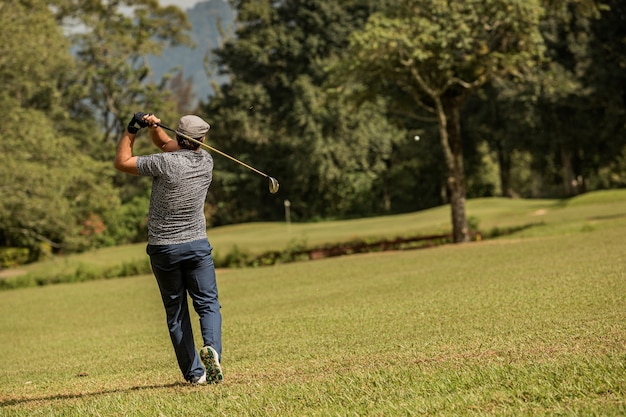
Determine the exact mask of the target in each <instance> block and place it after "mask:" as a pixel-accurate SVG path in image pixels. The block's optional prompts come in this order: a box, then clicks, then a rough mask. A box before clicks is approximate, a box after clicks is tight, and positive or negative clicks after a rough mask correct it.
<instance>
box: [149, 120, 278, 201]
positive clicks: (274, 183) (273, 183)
mask: <svg viewBox="0 0 626 417" xmlns="http://www.w3.org/2000/svg"><path fill="white" fill-rule="evenodd" d="M157 126H159V127H161V128H162V129H165V130H169V131H170V132H174V133H175V134H177V135H180V136H182V137H183V138H185V139H187V140H190V141H192V142H194V143H197V144H198V145H200V146H204V147H205V148H207V149H209V150H211V151H213V152H216V153H218V154H220V155H222V156H224V157H226V158H228V159H230V160H231V161H234V162H237V163H238V164H239V165H243V166H244V167H246V168H248V169H249V170H251V171H254V172H256V173H257V174H259V175H262V176H264V177H265V178H267V179H268V180H269V188H270V193H272V194H276V193H277V192H278V187H279V186H280V184H278V180H277V179H276V178H274V177H270V176H269V175H267V174H265V173H263V172H261V171H259V170H258V169H256V168H253V167H251V166H250V165H248V164H246V163H245V162H241V161H240V160H238V159H237V158H233V157H232V156H230V155H228V154H227V153H224V152H222V151H220V150H219V149H215V148H214V147H212V146H210V145H207V144H206V143H204V142H200V141H199V140H196V139H194V138H191V137H189V136H187V135H185V134H184V133H181V132H178V131H176V130H174V129H172V128H170V127H167V126H165V125H164V124H161V123H157Z"/></svg>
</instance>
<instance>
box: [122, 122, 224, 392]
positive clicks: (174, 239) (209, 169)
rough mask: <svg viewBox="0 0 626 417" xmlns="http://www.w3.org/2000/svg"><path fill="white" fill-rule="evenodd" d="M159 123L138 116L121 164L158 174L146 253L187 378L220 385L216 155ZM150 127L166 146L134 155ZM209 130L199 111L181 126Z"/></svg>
mask: <svg viewBox="0 0 626 417" xmlns="http://www.w3.org/2000/svg"><path fill="white" fill-rule="evenodd" d="M160 122H161V120H160V119H159V118H157V117H156V116H154V115H152V114H145V113H135V115H133V118H132V119H131V121H130V123H129V124H128V127H127V129H126V131H125V132H124V135H123V136H122V138H121V139H120V141H119V144H118V146H117V153H116V155H115V168H116V169H118V170H120V171H122V172H126V173H129V174H133V175H142V176H149V177H152V195H151V197H150V210H149V213H148V247H147V253H148V255H149V256H150V264H151V265H152V271H153V273H154V276H155V277H156V281H157V283H158V285H159V289H160V291H161V298H162V299H163V305H164V307H165V313H166V317H167V325H168V328H169V332H170V337H171V339H172V344H173V345H174V352H175V353H176V358H177V360H178V366H179V367H180V370H181V372H182V374H183V377H184V378H185V380H187V381H188V382H190V383H192V384H204V383H219V382H220V381H221V380H222V378H223V377H222V369H221V367H220V357H221V354H222V315H221V313H220V303H219V301H218V296H217V283H216V280H215V267H214V265H213V257H212V255H211V251H212V248H211V245H210V243H209V241H208V239H207V235H206V219H205V217H204V201H205V199H206V194H207V191H208V189H209V185H210V184H211V179H212V176H213V158H212V157H211V155H210V154H209V153H208V152H206V151H204V150H203V149H199V145H198V144H194V143H193V142H191V141H189V140H187V139H185V138H183V137H181V136H179V135H176V140H173V139H171V138H170V137H169V136H168V135H167V134H166V133H165V131H163V130H162V129H161V128H160V127H158V126H157V123H160ZM144 127H147V128H148V130H149V131H150V137H151V139H152V142H153V143H154V145H155V146H156V147H157V148H159V149H160V150H162V151H163V152H161V153H156V154H152V155H146V156H133V143H134V141H135V137H136V135H137V132H138V131H139V129H141V128H144ZM209 128H210V126H209V124H208V123H206V122H205V121H204V120H202V119H201V118H200V117H198V116H193V115H188V116H183V117H182V118H181V119H180V121H179V123H178V128H177V131H178V132H180V133H182V134H184V135H187V136H189V137H191V138H194V139H197V140H198V141H201V142H203V141H204V140H205V138H206V134H207V132H208V131H209ZM187 294H189V296H190V297H191V300H192V301H193V307H194V309H195V311H196V312H197V313H198V316H199V317H200V330H201V332H202V339H203V341H204V346H203V347H202V348H201V349H200V355H198V352H197V350H196V346H195V343H194V337H193V333H192V328H191V319H190V316H189V307H188V304H187Z"/></svg>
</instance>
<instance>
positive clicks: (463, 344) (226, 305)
mask: <svg viewBox="0 0 626 417" xmlns="http://www.w3.org/2000/svg"><path fill="white" fill-rule="evenodd" d="M618 194H619V193H618ZM604 197H605V196H603V198H604ZM587 198H589V197H587ZM520 206H523V207H520ZM470 209H471V210H472V212H473V214H471V215H479V216H484V217H483V218H481V219H480V223H481V225H485V227H487V228H492V227H511V226H516V225H517V226H520V225H524V224H529V223H533V222H535V221H536V220H537V218H540V219H542V220H541V221H540V223H539V224H540V225H538V226H536V227H532V228H529V229H525V230H522V231H520V232H519V233H517V234H516V235H514V236H512V237H510V236H509V237H500V238H498V239H496V240H486V241H482V242H476V243H470V244H465V245H448V246H442V247H438V248H433V249H426V250H416V251H406V252H388V253H374V254H366V255H354V256H348V257H341V258H332V259H326V260H320V261H314V262H302V263H293V264H285V265H277V266H272V267H266V268H257V269H237V270H220V271H218V281H219V286H220V298H221V302H222V305H223V309H222V313H223V316H224V358H223V359H224V361H223V367H224V372H225V381H224V383H223V384H221V385H218V386H203V387H191V386H188V385H185V384H184V383H183V382H182V377H181V376H180V374H179V372H178V369H177V366H176V363H175V358H174V355H173V352H172V349H171V346H170V341H169V336H168V334H167V330H166V325H165V319H164V313H163V311H162V306H161V302H160V298H159V295H158V290H157V287H156V283H155V282H154V279H153V278H152V277H151V276H147V275H143V276H137V277H133V278H127V279H114V280H100V281H93V282H85V283H77V284H71V285H66V284H61V285H54V286H45V287H38V288H25V289H16V290H11V291H4V292H0V316H1V317H2V320H0V340H2V342H1V343H2V347H1V350H0V352H1V354H0V416H24V415H33V416H86V415H91V416H105V415H106V416H188V415H227V416H232V415H237V416H266V415H272V416H286V415H298V416H304V415H306V416H348V415H350V416H354V415H359V416H365V415H367V416H408V415H435V416H450V415H460V416H485V415H488V416H489V415H491V416H503V415H504V416H506V415H509V416H519V415H522V416H524V415H526V416H542V415H550V416H552V415H559V416H564V415H565V416H580V415H602V416H622V415H626V326H625V325H624V323H626V308H625V306H626V255H625V253H626V239H624V236H625V235H626V219H625V218H624V213H625V211H626V206H625V205H624V201H623V200H620V199H617V201H614V202H611V201H598V200H596V199H593V198H592V199H590V201H587V202H585V201H575V200H572V201H568V202H555V201H526V202H521V204H520V205H517V204H511V203H510V201H509V200H478V201H473V202H471V203H470ZM437 210H439V209H435V210H432V211H430V212H428V213H425V214H424V215H425V216H432V217H429V219H431V218H432V219H433V220H434V219H437V218H438V215H437V213H438V211H437ZM477 213H484V214H477ZM441 215H443V213H441ZM446 215H447V213H446ZM415 216H416V217H415V218H411V217H410V216H406V217H400V218H401V219H402V220H408V219H409V218H411V219H414V220H415V219H417V220H416V222H417V223H420V221H419V219H418V218H419V216H418V215H415ZM378 221H379V222H381V223H384V222H385V221H389V220H388V219H387V220H386V219H378ZM429 221H430V220H429ZM355 222H357V221H355ZM363 222H365V220H363ZM346 223H347V224H349V223H350V222H346ZM427 223H428V222H427V221H424V222H423V224H422V226H423V227H426V225H427ZM363 225H364V223H361V224H360V226H359V227H363ZM293 226H294V225H292V227H293ZM312 226H318V227H320V228H321V227H322V224H319V225H312ZM405 226H406V225H405ZM267 227H268V228H270V229H271V228H272V227H277V226H276V225H267ZM303 227H304V226H303ZM345 227H347V226H345ZM418 227H421V226H418ZM338 228H339V226H338ZM373 229H375V227H373ZM383 229H384V226H382V225H381V226H380V230H383ZM241 230H245V228H243V226H242V229H241ZM396 230H401V228H399V227H398V228H397V229H396ZM309 231H310V235H313V231H312V229H309ZM250 233H251V235H254V233H253V232H250ZM345 233H346V234H350V233H352V232H351V231H350V229H349V228H346V229H345ZM331 234H332V233H331V231H320V232H319V236H320V238H322V237H323V236H330V235H331ZM268 239H269V240H272V241H274V242H278V238H277V237H273V236H269V235H268ZM242 240H243V241H246V239H245V238H244V239H242ZM214 244H215V245H216V246H217V243H214ZM124 253H125V252H124ZM118 256H121V255H119V254H118ZM195 329H196V337H197V339H198V341H199V334H198V329H197V327H196V328H195Z"/></svg>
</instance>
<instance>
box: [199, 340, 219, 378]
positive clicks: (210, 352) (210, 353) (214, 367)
mask: <svg viewBox="0 0 626 417" xmlns="http://www.w3.org/2000/svg"><path fill="white" fill-rule="evenodd" d="M200 359H201V360H202V363H203V364H204V367H205V368H206V381H207V383H209V384H219V383H220V382H221V381H222V379H224V375H223V374H222V367H221V366H220V358H219V355H218V354H217V351H216V350H215V349H213V348H212V347H211V346H204V347H203V348H202V349H200Z"/></svg>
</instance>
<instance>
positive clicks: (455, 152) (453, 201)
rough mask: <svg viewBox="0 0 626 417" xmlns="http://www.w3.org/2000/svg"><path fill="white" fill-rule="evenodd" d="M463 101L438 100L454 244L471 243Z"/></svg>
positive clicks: (458, 98) (459, 98) (452, 98)
mask: <svg viewBox="0 0 626 417" xmlns="http://www.w3.org/2000/svg"><path fill="white" fill-rule="evenodd" d="M461 103H462V97H451V98H447V99H446V100H445V102H443V101H442V100H441V99H439V98H438V99H436V100H435V105H436V107H437V116H438V119H439V134H440V136H441V144H442V146H443V152H444V155H445V159H446V167H447V168H448V178H447V183H448V192H449V193H450V210H451V215H452V236H453V239H454V242H455V243H462V242H468V241H469V240H470V233H469V228H468V226H467V217H466V214H465V200H466V197H467V190H466V187H465V172H464V169H463V147H462V146H461V117H460V108H461Z"/></svg>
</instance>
